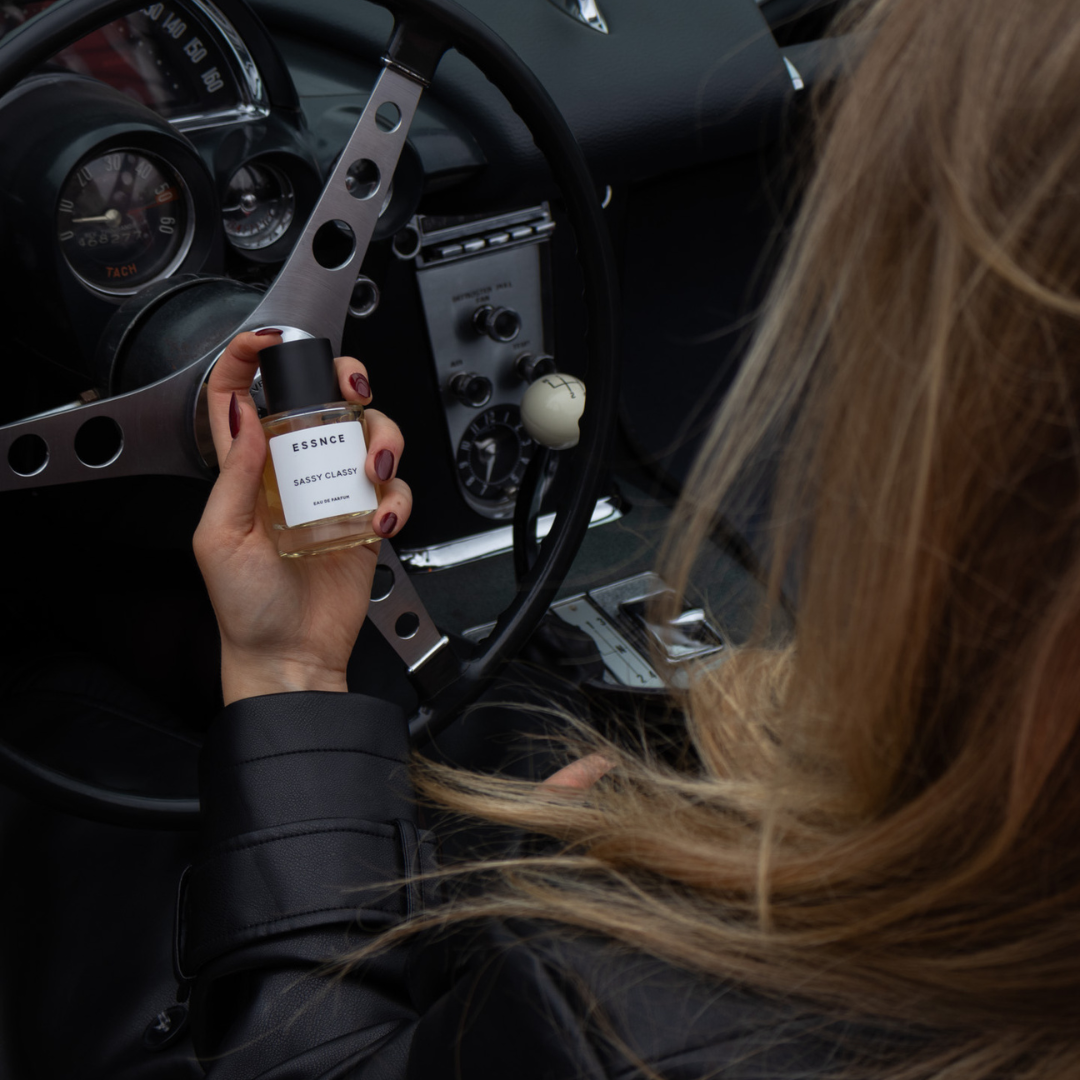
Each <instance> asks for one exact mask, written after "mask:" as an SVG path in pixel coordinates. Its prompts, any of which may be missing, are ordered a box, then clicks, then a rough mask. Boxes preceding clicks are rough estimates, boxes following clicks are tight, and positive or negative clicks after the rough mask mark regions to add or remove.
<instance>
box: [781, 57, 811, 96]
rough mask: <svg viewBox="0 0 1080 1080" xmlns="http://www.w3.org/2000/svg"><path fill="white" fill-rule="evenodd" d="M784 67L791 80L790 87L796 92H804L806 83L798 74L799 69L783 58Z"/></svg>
mask: <svg viewBox="0 0 1080 1080" xmlns="http://www.w3.org/2000/svg"><path fill="white" fill-rule="evenodd" d="M784 66H785V67H786V68H787V73H788V78H790V79H791V85H792V86H793V87H795V89H796V90H805V89H806V83H805V82H803V77H802V76H801V75H800V74H799V69H798V68H797V67H796V66H795V65H794V64H793V63H792V62H791V61H790V60H789V59H788V58H787V57H786V56H785V57H784Z"/></svg>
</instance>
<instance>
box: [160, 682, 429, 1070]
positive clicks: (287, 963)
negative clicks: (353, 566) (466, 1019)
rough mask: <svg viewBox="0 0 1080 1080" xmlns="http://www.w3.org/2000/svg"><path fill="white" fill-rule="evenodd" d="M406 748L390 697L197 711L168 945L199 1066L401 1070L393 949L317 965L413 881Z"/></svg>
mask: <svg viewBox="0 0 1080 1080" xmlns="http://www.w3.org/2000/svg"><path fill="white" fill-rule="evenodd" d="M407 756H408V739H407V732H406V727H405V721H404V717H403V716H402V714H401V712H400V710H399V709H397V708H396V707H395V706H393V705H390V704H388V703H386V702H384V701H380V700H377V699H374V698H367V697H363V696H360V695H353V694H329V693H326V694H324V693H303V694H278V695H270V696H267V697H261V698H251V699H247V700H244V701H239V702H236V703H235V704H233V705H231V706H229V707H228V708H226V709H225V710H224V712H223V714H222V715H221V716H220V717H219V718H218V719H217V721H215V724H214V725H213V726H212V728H211V731H210V734H209V737H208V739H207V741H206V744H205V746H204V749H203V757H202V762H201V772H200V797H201V801H202V807H203V818H204V825H203V843H202V846H201V850H200V856H199V858H198V859H197V861H196V862H195V863H194V864H193V865H192V866H191V868H190V869H189V870H188V872H187V873H186V875H185V878H184V881H183V883H182V885H181V891H180V898H179V902H178V908H179V913H180V914H179V919H178V925H179V929H178V934H177V956H178V962H179V967H180V969H181V974H182V975H183V976H184V977H185V978H187V979H189V980H191V985H192V1000H191V1017H192V1037H193V1040H194V1045H195V1049H196V1053H197V1054H198V1055H199V1058H200V1060H201V1061H202V1063H203V1065H204V1068H206V1070H207V1072H208V1074H209V1075H210V1076H211V1077H213V1078H214V1080H231V1078H233V1077H245V1078H246V1077H253V1076H260V1077H267V1078H270V1077H273V1078H278V1077H281V1078H284V1077H290V1078H297V1080H299V1078H303V1080H313V1078H316V1077H331V1076H333V1077H338V1076H343V1075H346V1074H349V1075H353V1074H357V1075H363V1076H364V1077H365V1078H367V1077H370V1078H371V1080H375V1078H381V1077H396V1076H401V1075H403V1074H404V1069H405V1066H406V1060H407V1054H408V1046H409V1043H410V1041H411V1036H412V1030H413V1028H414V1027H415V1024H416V1021H417V1016H416V1012H415V1009H414V1008H413V1006H412V1003H411V1001H410V1000H409V995H408V992H407V987H406V955H405V954H406V952H407V949H399V950H397V951H393V950H392V951H390V952H388V953H386V954H384V955H382V956H380V957H378V958H376V959H375V960H373V961H370V962H368V963H366V964H365V965H364V966H363V967H362V968H360V969H358V970H357V971H355V972H353V973H352V974H350V975H347V976H344V977H342V976H341V975H334V974H329V975H328V974H326V973H325V971H323V970H322V969H323V968H324V967H325V965H326V964H327V962H329V961H333V960H336V959H338V958H340V957H341V956H343V955H345V954H347V953H349V952H352V951H355V950H356V949H358V948H359V947H361V946H362V945H364V944H365V943H366V942H367V941H369V940H370V937H371V935H372V934H374V933H377V932H378V931H379V930H382V929H384V928H386V927H388V926H390V925H392V924H393V923H395V922H396V921H398V920H400V919H401V918H403V917H406V916H407V915H408V914H410V912H412V911H413V910H415V908H416V907H417V906H419V905H423V904H424V902H425V899H426V898H425V896H424V889H425V888H427V889H429V890H430V884H426V883H425V881H424V878H423V876H422V875H421V869H422V868H423V869H426V870H431V869H433V868H434V859H433V851H432V844H431V840H430V837H428V836H427V835H426V834H424V833H422V832H421V831H420V830H419V828H418V826H417V813H416V806H415V803H414V800H413V797H412V791H411V787H410V784H409V780H408V775H407ZM357 1070H359V1072H356V1071H357Z"/></svg>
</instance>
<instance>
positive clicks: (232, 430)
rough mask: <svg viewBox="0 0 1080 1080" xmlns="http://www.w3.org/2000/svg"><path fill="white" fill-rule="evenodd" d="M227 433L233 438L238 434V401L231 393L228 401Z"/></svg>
mask: <svg viewBox="0 0 1080 1080" xmlns="http://www.w3.org/2000/svg"><path fill="white" fill-rule="evenodd" d="M229 434H230V435H231V436H232V437H233V438H234V439H235V438H236V436H237V435H239V434H240V402H239V401H237V400H236V395H235V394H233V396H232V401H230V402H229Z"/></svg>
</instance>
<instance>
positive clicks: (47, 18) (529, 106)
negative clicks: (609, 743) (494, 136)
mask: <svg viewBox="0 0 1080 1080" xmlns="http://www.w3.org/2000/svg"><path fill="white" fill-rule="evenodd" d="M371 2H373V3H376V4H378V5H379V6H382V7H386V8H388V9H389V10H390V11H392V12H393V14H394V16H395V18H396V20H397V26H396V28H395V33H394V39H393V43H392V46H391V53H392V56H391V60H392V61H393V62H397V63H402V64H405V65H407V66H414V65H412V64H411V63H410V61H411V60H412V59H413V58H415V59H417V60H419V61H421V62H426V63H429V64H430V67H431V70H434V66H435V65H436V64H437V62H438V58H439V57H440V56H441V55H442V53H443V52H444V51H445V50H446V48H448V47H452V48H454V49H456V50H457V51H458V52H460V53H461V54H462V55H464V56H466V57H467V58H468V59H469V60H471V61H472V62H473V63H474V64H475V65H476V66H477V68H479V70H480V71H481V72H482V73H483V74H484V75H485V76H486V77H487V78H488V79H489V80H490V81H491V82H492V84H493V85H494V86H495V87H496V88H497V89H499V90H500V92H501V93H502V94H503V96H504V97H505V98H506V100H507V102H508V103H509V105H510V106H511V108H513V109H514V111H515V112H516V113H517V114H518V116H519V117H520V118H521V120H522V121H523V122H524V124H525V126H526V127H527V128H528V130H529V132H530V133H531V135H532V137H533V139H534V141H535V143H536V145H537V147H538V149H539V150H540V151H541V153H542V154H543V155H544V157H545V159H546V160H547V163H548V166H549V168H550V170H551V173H552V177H553V179H554V181H555V183H556V185H557V186H558V187H559V189H560V192H561V194H562V197H563V200H564V204H565V207H566V213H567V218H568V220H569V223H570V225H571V227H572V229H573V231H574V235H575V238H576V241H577V257H578V261H579V263H580V265H581V269H582V272H583V277H584V303H585V308H586V315H587V320H588V321H587V326H588V331H587V341H586V345H587V354H588V370H587V372H586V373H585V378H586V383H587V386H588V388H589V389H588V395H587V399H586V407H585V414H584V416H583V418H582V424H581V432H582V433H581V440H580V442H579V444H578V446H577V447H576V448H575V449H574V450H573V451H572V452H569V453H570V457H569V460H567V461H565V462H564V463H563V464H564V468H568V469H570V470H572V471H573V475H574V478H575V482H574V484H573V485H572V489H571V494H570V496H569V498H568V499H567V500H566V502H565V503H564V504H563V505H562V506H561V507H560V508H559V510H558V512H557V515H556V519H555V523H554V525H553V527H552V529H551V531H550V532H549V533H548V536H547V537H546V538H545V540H544V542H543V544H542V545H541V548H540V552H539V557H538V558H537V559H536V562H535V563H534V565H533V566H532V567H531V569H530V570H529V572H528V573H527V574H526V576H525V577H524V579H523V580H522V581H521V583H520V584H519V587H518V590H517V593H516V595H515V597H514V600H513V601H512V602H511V603H510V605H509V606H508V607H507V608H506V609H505V610H504V611H503V613H502V614H501V615H500V617H499V619H498V620H497V622H496V625H495V628H494V630H493V631H492V633H491V634H490V635H489V637H488V638H487V639H485V641H484V642H483V643H482V645H481V647H480V650H479V652H478V653H477V654H476V655H475V656H474V657H472V658H471V659H468V660H465V661H463V662H461V664H460V666H459V668H458V670H457V671H456V672H454V677H453V678H452V679H449V680H446V681H445V684H444V686H443V688H442V689H440V690H439V691H437V692H436V693H435V694H434V695H433V696H432V697H431V698H430V699H429V700H428V701H426V702H424V703H423V704H422V705H421V706H420V708H419V710H418V712H417V713H416V715H414V716H413V717H412V719H411V720H410V723H409V730H410V734H411V736H412V738H413V740H414V742H422V741H424V740H426V739H429V738H430V737H432V736H433V735H434V734H436V733H437V732H438V730H440V729H441V728H442V727H443V726H445V725H446V724H447V723H449V721H450V720H451V719H453V717H454V716H455V715H456V714H457V712H458V711H459V710H460V708H461V707H462V706H463V705H464V704H465V703H467V702H468V701H469V700H470V699H471V698H472V697H474V696H475V695H476V694H477V693H478V692H479V691H480V689H481V688H482V687H483V685H484V683H485V682H487V680H488V679H490V677H491V676H492V675H493V674H494V673H495V671H496V670H497V669H498V668H499V667H500V666H501V665H502V664H503V663H504V662H505V661H506V660H507V659H508V658H509V657H511V656H513V655H515V654H516V653H517V652H518V651H519V650H520V648H521V647H522V646H523V645H524V643H525V640H526V639H527V638H528V636H529V634H530V633H531V632H532V630H533V629H534V628H535V626H536V624H537V623H538V622H539V620H540V618H542V616H543V614H544V612H546V610H547V608H548V606H549V605H550V603H551V601H552V600H553V599H554V596H555V594H556V592H557V590H558V588H559V586H560V584H561V583H562V580H563V578H564V577H565V576H566V573H567V572H568V571H569V568H570V565H571V563H572V561H573V558H574V555H575V554H576V552H577V549H578V547H579V546H580V544H581V541H582V539H583V537H584V535H585V531H586V529H587V528H588V525H589V521H590V519H591V516H592V511H593V507H594V505H595V502H596V498H597V497H598V495H599V492H600V484H601V483H602V480H603V477H604V472H605V467H606V462H607V460H608V449H609V447H610V444H611V441H612V437H613V433H614V424H615V417H616V413H617V401H618V365H617V355H618V354H617V294H618V287H617V281H616V274H615V261H614V255H613V253H612V249H611V243H610V238H609V236H608V233H607V227H606V224H605V222H604V219H603V212H602V210H601V208H600V204H599V201H598V199H597V196H596V187H595V183H594V181H593V178H592V175H591V173H590V171H589V167H588V164H587V163H586V161H585V157H584V154H583V153H582V151H581V149H580V147H579V146H578V144H577V141H576V140H575V139H574V136H573V134H572V132H571V131H570V129H569V127H568V126H567V124H566V122H565V120H564V119H563V118H562V115H561V113H560V112H559V110H558V108H557V106H556V105H555V103H554V101H553V100H552V99H551V96H550V95H549V94H548V93H547V91H546V90H545V88H544V87H543V85H542V84H541V83H540V82H539V80H537V78H536V77H535V76H534V75H533V74H532V72H531V71H530V70H529V69H528V67H526V65H525V64H524V63H523V62H522V61H521V60H520V59H519V58H518V57H517V55H516V54H515V53H514V52H513V50H511V49H510V47H509V46H508V45H507V44H506V43H505V42H504V41H502V39H501V38H499V37H498V36H497V35H496V34H495V33H494V32H493V31H491V30H490V29H489V28H488V27H487V26H486V25H485V24H484V23H482V22H481V21H480V20H479V19H477V18H476V17H475V16H473V15H472V14H471V13H470V12H468V11H466V10H465V9H464V8H462V7H460V6H459V5H458V4H456V3H454V2H453V0H371ZM228 6H232V5H228ZM138 7H139V3H138V2H137V0H57V2H56V3H55V4H54V5H53V6H51V7H50V8H48V9H46V10H45V11H43V12H42V13H40V14H39V15H37V16H35V17H34V18H32V19H30V20H28V21H27V22H26V23H25V24H23V25H22V26H21V27H19V28H18V29H17V30H16V31H14V32H13V33H11V34H10V35H8V36H7V37H6V38H5V39H4V40H3V41H2V42H0V95H2V94H5V93H7V92H8V91H9V90H10V89H11V88H12V87H14V86H15V85H16V84H17V83H18V82H19V81H20V80H21V79H23V78H25V77H26V76H27V75H29V74H31V73H32V72H33V71H34V70H35V69H36V68H38V67H39V66H40V65H41V64H43V63H45V62H46V61H47V60H48V59H50V58H51V57H52V56H53V55H55V53H57V52H58V51H60V50H61V49H63V48H66V47H67V46H68V45H71V44H73V43H74V42H76V41H78V40H79V39H80V38H82V37H83V36H85V35H86V34H87V33H90V32H92V31H93V30H96V29H98V28H99V27H100V26H102V25H104V24H106V23H108V22H110V21H112V20H113V19H115V18H119V17H121V16H123V15H126V14H129V13H130V12H131V11H133V10H136V9H137V8H138ZM397 45H402V46H403V47H402V48H401V49H400V51H399V52H398V53H397V55H393V54H394V46H397ZM416 66H419V65H416ZM9 749H10V748H7V747H5V746H3V745H2V744H0V774H2V775H3V776H5V777H6V778H7V779H8V780H9V781H10V782H13V783H16V784H17V785H18V786H20V787H22V788H23V789H24V790H28V791H30V792H32V793H33V794H35V795H37V796H39V797H47V798H48V801H50V802H51V803H52V804H53V805H57V806H59V807H60V808H62V809H66V810H69V811H71V812H74V813H77V814H80V815H82V816H84V817H91V818H94V819H97V820H106V821H110V822H113V823H120V824H126V825H132V824H137V825H142V826H146V827H155V828H156V827H166V828H185V827H187V828H190V827H194V825H195V824H196V823H197V815H198V805H197V801H196V800H190V799H151V798H146V799H142V800H139V801H136V802H132V801H131V800H130V799H126V800H116V799H114V798H112V796H113V795H114V794H115V793H111V792H108V791H106V790H104V789H100V788H95V787H94V786H93V785H88V784H85V783H82V782H79V781H72V778H70V777H64V776H62V775H61V774H59V773H52V772H51V770H48V769H45V768H43V767H40V766H36V767H35V768H34V769H33V770H28V768H27V760H26V759H25V758H23V757H22V756H21V755H18V754H17V753H15V752H13V751H12V752H10V753H9Z"/></svg>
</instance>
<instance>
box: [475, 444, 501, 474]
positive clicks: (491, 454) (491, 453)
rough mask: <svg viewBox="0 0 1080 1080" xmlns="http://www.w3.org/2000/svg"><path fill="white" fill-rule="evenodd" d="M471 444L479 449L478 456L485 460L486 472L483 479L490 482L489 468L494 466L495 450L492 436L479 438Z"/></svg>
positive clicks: (495, 446)
mask: <svg viewBox="0 0 1080 1080" xmlns="http://www.w3.org/2000/svg"><path fill="white" fill-rule="evenodd" d="M473 446H475V447H476V449H477V450H479V451H480V457H481V458H485V459H486V460H487V474H486V475H485V476H484V480H485V481H487V483H489V484H490V483H491V470H492V469H494V468H495V454H496V452H497V445H496V440H495V438H494V436H490V435H489V436H488V437H487V438H486V439H479V440H477V441H476V442H475V443H473Z"/></svg>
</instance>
